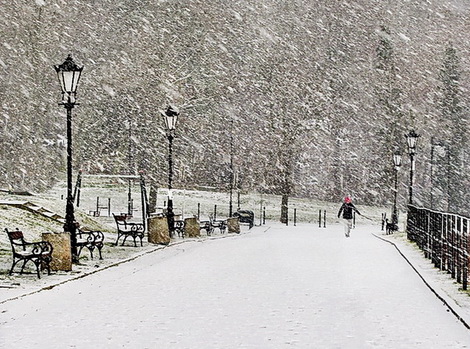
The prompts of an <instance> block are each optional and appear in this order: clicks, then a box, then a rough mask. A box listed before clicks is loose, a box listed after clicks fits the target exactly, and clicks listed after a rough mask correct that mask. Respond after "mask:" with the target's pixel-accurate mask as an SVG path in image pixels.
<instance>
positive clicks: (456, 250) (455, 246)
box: [407, 205, 470, 290]
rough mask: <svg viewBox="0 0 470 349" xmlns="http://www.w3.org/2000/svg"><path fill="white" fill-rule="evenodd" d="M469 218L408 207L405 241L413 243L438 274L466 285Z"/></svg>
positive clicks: (463, 285)
mask: <svg viewBox="0 0 470 349" xmlns="http://www.w3.org/2000/svg"><path fill="white" fill-rule="evenodd" d="M469 229H470V218H468V217H463V216H460V215H457V214H452V213H447V212H440V211H434V210H430V209H426V208H418V207H416V206H412V205H409V206H408V218H407V234H408V239H409V240H411V241H414V242H416V244H417V245H418V246H419V248H420V249H421V250H423V251H424V255H425V257H426V258H429V259H431V261H432V262H433V263H434V265H435V266H436V267H437V268H439V269H440V270H443V271H447V272H448V273H449V274H451V276H452V278H454V279H456V280H457V282H458V283H461V284H462V288H463V289H464V290H466V289H467V283H468V263H469V253H468V252H469V246H468V241H469V240H468V235H469Z"/></svg>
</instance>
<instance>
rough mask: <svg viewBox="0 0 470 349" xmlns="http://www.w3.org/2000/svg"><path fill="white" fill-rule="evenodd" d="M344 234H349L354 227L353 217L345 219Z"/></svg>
mask: <svg viewBox="0 0 470 349" xmlns="http://www.w3.org/2000/svg"><path fill="white" fill-rule="evenodd" d="M343 221H344V235H346V236H349V234H350V233H351V228H352V219H344V220H343Z"/></svg>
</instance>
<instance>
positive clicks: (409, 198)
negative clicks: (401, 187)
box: [408, 153, 415, 205]
mask: <svg viewBox="0 0 470 349" xmlns="http://www.w3.org/2000/svg"><path fill="white" fill-rule="evenodd" d="M410 162H411V166H410V189H409V197H408V202H409V203H410V205H412V204H413V174H414V168H415V156H414V154H413V153H410Z"/></svg>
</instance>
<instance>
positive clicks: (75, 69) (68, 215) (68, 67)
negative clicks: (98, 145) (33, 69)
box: [54, 55, 83, 263]
mask: <svg viewBox="0 0 470 349" xmlns="http://www.w3.org/2000/svg"><path fill="white" fill-rule="evenodd" d="M54 68H55V70H56V72H57V77H58V79H59V83H60V87H61V89H62V102H60V103H59V105H63V106H64V107H65V109H67V204H66V207H65V224H64V231H65V232H69V233H70V242H71V249H72V262H73V263H78V255H77V234H76V229H77V225H76V224H77V223H76V222H75V217H74V212H73V210H74V209H73V194H72V109H73V108H74V107H75V105H78V103H76V102H75V97H76V93H77V86H78V82H79V81H80V75H81V73H82V70H83V66H82V67H79V66H78V65H76V64H75V62H74V61H73V59H72V56H71V55H68V57H67V59H66V60H65V62H64V63H62V64H61V65H56V66H54Z"/></svg>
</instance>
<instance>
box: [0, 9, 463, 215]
mask: <svg viewBox="0 0 470 349" xmlns="http://www.w3.org/2000/svg"><path fill="white" fill-rule="evenodd" d="M469 14H470V4H468V3H467V2H466V1H464V0H429V1H425V2H417V1H404V0H398V1H381V2H377V1H373V0H357V1H323V2H319V1H311V0H296V1H278V0H234V1H222V0H204V1H202V0H188V1H172V0H166V1H165V0H162V1H153V0H136V1H128V0H113V1H111V0H101V1H85V0H82V1H79V0H77V1H64V0H35V1H24V0H9V1H7V2H3V3H2V4H1V5H0V38H1V40H0V41H1V42H0V129H1V131H2V137H1V138H0V147H1V152H0V164H1V165H0V187H3V188H5V189H20V190H31V191H38V190H42V189H45V188H47V187H48V186H50V185H51V184H52V183H53V181H54V180H56V178H57V177H58V174H64V173H65V166H66V161H65V144H66V132H65V127H66V124H65V110H64V108H63V107H60V106H59V105H58V102H59V99H60V88H59V85H58V82H57V77H56V75H55V71H54V69H53V65H54V64H60V63H62V62H63V61H64V59H65V58H66V57H67V55H68V54H72V56H73V58H74V60H75V61H76V63H77V64H79V65H84V70H83V74H82V79H81V81H80V85H79V88H78V102H79V103H80V105H79V106H77V107H76V108H75V109H74V111H73V118H74V120H73V127H74V142H73V149H74V171H78V169H82V170H83V171H84V172H85V173H106V174H137V173H138V172H139V171H140V170H143V171H145V173H146V176H147V177H148V179H149V181H150V182H151V183H152V185H153V186H163V187H164V186H166V180H167V163H166V160H167V158H166V156H167V146H168V145H167V141H166V138H165V130H164V123H163V120H162V118H161V116H160V111H161V110H163V109H165V108H166V106H167V105H169V104H171V105H175V106H176V107H177V108H178V109H179V110H180V112H181V115H180V119H179V124H178V126H177V132H176V134H177V138H176V139H175V140H174V156H173V159H174V163H175V176H174V181H173V185H174V187H182V186H186V187H191V186H210V187H215V188H217V189H218V190H228V186H229V183H230V178H232V177H233V178H235V179H236V183H234V185H235V186H236V187H238V188H240V189H241V190H245V191H259V192H264V193H275V194H279V195H283V197H284V199H283V202H284V203H285V204H287V200H288V197H290V196H293V195H295V196H305V197H312V198H318V199H323V200H333V201H338V200H341V198H342V197H343V196H345V195H352V196H353V197H354V198H355V200H356V201H357V202H361V203H364V204H389V203H390V202H391V201H392V200H393V191H392V189H393V188H392V187H393V184H394V172H393V171H394V166H393V161H392V154H393V153H394V152H395V151H397V150H399V151H401V152H402V154H403V159H404V161H403V166H402V169H401V170H400V173H399V174H400V176H399V183H400V185H399V198H400V205H402V206H403V205H405V204H406V200H407V185H408V169H409V160H408V157H407V154H406V142H405V137H404V134H405V133H407V132H408V131H409V130H411V129H415V130H416V132H418V133H419V134H420V138H419V141H418V149H417V154H416V185H415V191H414V193H415V198H416V199H415V202H416V203H418V204H420V205H424V206H428V207H434V208H438V209H445V210H451V211H454V212H459V213H464V214H467V212H468V210H469V209H470V194H469V187H468V184H469V182H470V177H469V175H468V172H469V171H468V165H467V164H468V161H467V158H468V156H467V154H468V153H469V149H468V148H469V147H468V144H467V143H468V142H467V139H468V125H467V118H468V105H469V98H468V97H467V96H468V93H467V92H468V86H470V76H469V69H470V61H469V57H470V55H469V49H470V42H469V40H468V35H467V33H466V29H467V28H468V26H469V24H470V16H469ZM231 143H232V146H231ZM232 169H233V171H235V174H234V175H233V176H232V175H231V171H232ZM59 177H60V176H59Z"/></svg>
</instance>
